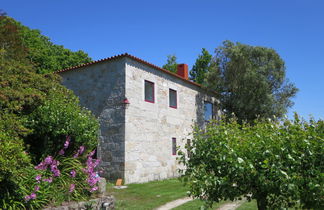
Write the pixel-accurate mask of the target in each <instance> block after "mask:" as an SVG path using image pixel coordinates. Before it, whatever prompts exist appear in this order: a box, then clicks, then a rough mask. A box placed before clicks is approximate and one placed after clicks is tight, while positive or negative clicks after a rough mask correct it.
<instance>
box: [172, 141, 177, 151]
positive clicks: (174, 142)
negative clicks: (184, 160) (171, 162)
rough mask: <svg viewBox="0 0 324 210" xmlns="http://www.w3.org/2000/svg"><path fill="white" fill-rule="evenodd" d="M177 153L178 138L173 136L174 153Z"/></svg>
mask: <svg viewBox="0 0 324 210" xmlns="http://www.w3.org/2000/svg"><path fill="white" fill-rule="evenodd" d="M176 154H177V139H176V138H172V155H176Z"/></svg>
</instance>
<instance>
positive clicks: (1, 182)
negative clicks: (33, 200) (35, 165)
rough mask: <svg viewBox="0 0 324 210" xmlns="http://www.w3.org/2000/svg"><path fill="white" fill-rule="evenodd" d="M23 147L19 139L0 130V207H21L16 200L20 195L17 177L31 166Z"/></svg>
mask: <svg viewBox="0 0 324 210" xmlns="http://www.w3.org/2000/svg"><path fill="white" fill-rule="evenodd" d="M23 148H24V144H23V141H22V140H21V139H18V138H13V137H9V136H8V135H6V134H5V133H4V132H3V131H1V130H0V208H4V209H8V208H9V207H10V206H11V207H16V208H15V209H19V208H20V207H21V206H20V205H19V202H17V200H19V199H20V198H21V197H22V194H21V192H20V182H19V180H18V178H19V177H20V176H21V174H22V170H23V169H24V168H25V167H29V166H31V164H30V159H29V157H28V155H27V154H26V153H25V152H24V150H23Z"/></svg>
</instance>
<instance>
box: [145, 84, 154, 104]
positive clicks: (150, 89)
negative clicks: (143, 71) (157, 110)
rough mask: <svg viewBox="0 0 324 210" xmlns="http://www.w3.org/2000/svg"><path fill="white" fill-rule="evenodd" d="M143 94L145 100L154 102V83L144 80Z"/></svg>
mask: <svg viewBox="0 0 324 210" xmlns="http://www.w3.org/2000/svg"><path fill="white" fill-rule="evenodd" d="M144 88H145V93H144V94H145V96H144V99H145V101H147V102H150V103H154V83H153V82H150V81H147V80H145V87H144Z"/></svg>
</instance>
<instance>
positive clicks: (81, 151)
mask: <svg viewBox="0 0 324 210" xmlns="http://www.w3.org/2000/svg"><path fill="white" fill-rule="evenodd" d="M83 152H84V146H80V148H79V149H78V151H77V153H75V155H73V157H74V158H77V157H79V155H82V153H83Z"/></svg>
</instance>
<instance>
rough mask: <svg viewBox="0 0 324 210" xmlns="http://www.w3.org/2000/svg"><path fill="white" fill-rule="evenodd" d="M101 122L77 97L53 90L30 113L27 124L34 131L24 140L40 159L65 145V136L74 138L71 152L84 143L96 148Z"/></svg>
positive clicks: (87, 147) (90, 147) (90, 148)
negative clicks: (81, 104)
mask: <svg viewBox="0 0 324 210" xmlns="http://www.w3.org/2000/svg"><path fill="white" fill-rule="evenodd" d="M98 125H99V123H98V121H97V119H95V117H93V115H91V113H90V111H87V110H85V109H82V108H81V107H79V101H78V98H77V97H76V96H74V95H72V94H70V95H67V96H66V95H62V94H59V93H56V92H51V94H50V95H49V97H48V99H47V100H46V101H44V103H43V104H42V105H40V106H38V107H37V108H36V109H35V110H34V111H33V112H32V113H31V114H30V115H29V116H28V121H27V123H26V127H27V128H29V129H31V130H33V132H32V134H30V135H29V136H27V137H26V138H25V139H26V140H25V142H26V143H27V144H28V145H29V149H30V151H31V153H32V154H34V156H35V160H36V161H37V162H38V161H39V160H40V158H44V157H45V156H47V155H55V153H56V152H58V151H59V150H60V148H61V147H62V145H63V144H64V141H65V139H66V135H69V136H70V137H71V138H72V140H73V141H72V144H71V145H70V147H69V152H70V153H73V152H75V151H76V150H77V149H78V148H79V146H81V145H83V146H85V148H86V150H93V149H94V148H95V147H96V146H97V139H98V130H99V126H98ZM40 139H41V141H40Z"/></svg>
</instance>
